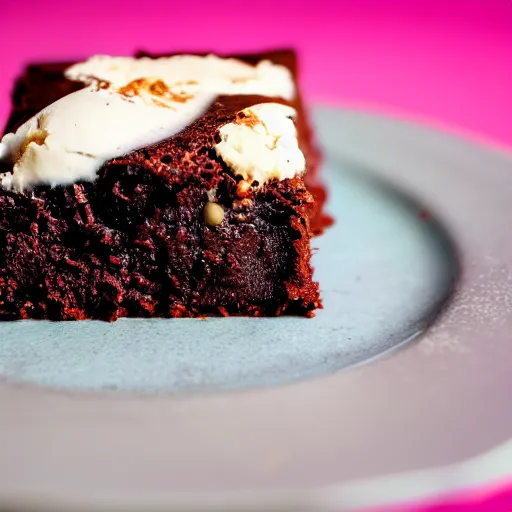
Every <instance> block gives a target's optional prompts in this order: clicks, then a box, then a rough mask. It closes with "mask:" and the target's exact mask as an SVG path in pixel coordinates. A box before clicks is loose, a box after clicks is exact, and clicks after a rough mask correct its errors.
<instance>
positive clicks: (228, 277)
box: [0, 51, 326, 321]
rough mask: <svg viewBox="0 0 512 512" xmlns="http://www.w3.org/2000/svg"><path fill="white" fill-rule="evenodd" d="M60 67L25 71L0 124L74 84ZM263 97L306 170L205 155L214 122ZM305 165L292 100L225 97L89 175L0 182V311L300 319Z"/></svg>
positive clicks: (286, 58)
mask: <svg viewBox="0 0 512 512" xmlns="http://www.w3.org/2000/svg"><path fill="white" fill-rule="evenodd" d="M241 59H242V60H244V61H245V62H248V63H251V64H252V63H257V62H259V61H261V60H262V59H267V60H270V61H272V62H274V63H278V64H281V65H284V66H286V67H287V68H288V69H290V71H291V72H292V74H293V76H294V77H295V76H296V63H295V56H294V54H293V52H289V51H285V52H275V53H268V54H262V55H256V56H244V57H241ZM69 66H70V63H60V64H41V65H33V66H30V67H29V68H28V69H27V71H26V73H25V75H24V76H23V77H22V78H21V79H20V81H19V82H18V84H17V86H16V88H15V92H14V95H13V103H14V105H13V113H12V116H11V118H10V119H9V121H8V125H7V129H6V132H9V131H15V129H16V128H17V127H19V126H20V125H21V124H22V123H23V122H24V121H26V120H27V119H28V118H30V117H31V116H34V115H36V114H37V113H38V112H39V111H40V110H41V109H43V108H45V107H47V106H48V105H50V104H51V103H53V102H55V101H56V100H58V99H59V98H63V97H64V96H66V95H69V94H71V93H73V92H75V91H79V90H80V89H81V88H83V87H84V84H83V83H80V82H76V81H72V80H69V79H68V78H66V76H65V74H64V71H65V70H66V69H68V68H69ZM276 103H277V104H282V105H289V106H292V107H294V108H295V110H296V111H297V116H296V118H295V125H296V128H297V138H298V142H299V146H300V149H301V150H302V152H303V154H304V156H305V159H306V162H307V173H305V175H302V174H297V175H294V176H290V177H287V178H286V179H275V178H272V179H269V180H268V181H266V182H265V183H263V184H262V183H258V182H257V181H251V180H247V179H244V178H243V177H242V176H240V175H239V174H237V173H235V172H233V169H232V168H231V167H230V166H229V165H228V164H227V163H226V161H224V159H223V158H222V156H221V155H219V151H216V148H217V147H218V144H219V143H220V139H221V135H220V133H221V130H222V127H224V126H226V125H229V124H230V123H231V125H239V124H244V123H248V122H249V120H248V119H244V118H246V117H247V109H250V108H251V107H253V106H254V105H262V104H276ZM249 111H250V110H249ZM98 122H101V120H98ZM247 126H249V124H247ZM276 140H277V139H276ZM318 162H319V153H318V151H317V150H316V148H315V146H314V144H313V143H312V139H311V131H310V128H309V125H308V123H307V119H306V117H305V115H304V109H303V106H302V103H301V100H300V96H298V95H296V96H295V98H293V99H291V100H284V99H282V98H278V97H275V96H267V95H254V94H230V95H219V96H217V97H216V99H215V100H214V101H213V102H212V103H211V104H210V106H209V107H208V108H207V109H206V111H205V112H204V113H203V114H202V115H200V116H199V117H198V118H196V119H195V120H194V121H193V122H191V123H190V124H189V125H188V126H186V127H185V128H184V129H182V130H180V131H179V132H178V133H176V134H175V135H173V136H171V137H167V138H165V139H164V140H161V141H160V142H157V143H153V144H150V145H146V146H144V147H142V148H140V149H136V150H134V151H130V152H128V153H127V154H125V155H119V156H117V157H115V158H111V159H109V160H108V161H106V162H105V163H104V164H103V165H101V167H100V168H99V170H98V171H97V176H96V178H95V179H94V180H79V181H77V182H74V183H70V184H62V185H57V186H51V185H49V184H37V185H36V186H34V187H32V188H31V189H30V190H15V189H9V188H8V187H0V247H1V249H2V250H1V251H0V315H1V316H2V317H3V318H13V319H16V318H37V319H52V320H79V319H104V320H110V321H112V320H115V319H117V318H119V317H140V316H143V317H197V316H204V315H209V314H221V315H224V316H227V315H234V314H241V315H250V316H275V315H281V314H297V315H305V316H312V315H313V312H314V310H315V309H316V308H319V307H321V301H320V298H319V291H318V284H317V283H316V282H314V281H313V276H312V273H313V271H312V267H311V265H310V258H311V249H310V239H311V236H312V234H313V231H317V232H318V231H320V230H321V227H322V225H324V224H325V222H326V219H325V218H322V213H321V210H320V209H319V207H318V204H317V203H315V199H314V197H313V195H312V194H311V191H310V190H308V186H307V183H308V182H309V183H310V185H311V188H315V187H316V186H317V183H318V177H317V173H316V168H317V166H318ZM3 166H4V167H3V169H2V172H9V171H11V170H12V165H10V167H9V165H7V164H5V163H4V164H3ZM15 172H16V171H14V172H13V173H12V174H13V175H14V173H15ZM305 181H306V183H305ZM315 190H316V188H315ZM320 190H321V189H320ZM320 199H321V198H320ZM320 203H321V201H320Z"/></svg>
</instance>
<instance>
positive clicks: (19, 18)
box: [0, 0, 512, 512]
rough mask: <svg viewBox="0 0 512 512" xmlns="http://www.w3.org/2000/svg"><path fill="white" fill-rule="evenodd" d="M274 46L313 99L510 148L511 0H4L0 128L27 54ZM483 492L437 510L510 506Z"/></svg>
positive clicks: (510, 495) (506, 497)
mask: <svg viewBox="0 0 512 512" xmlns="http://www.w3.org/2000/svg"><path fill="white" fill-rule="evenodd" d="M280 46H293V47H295V48H297V49H298V50H299V51H300V55H301V63H302V71H303V72H302V84H303V88H304V90H305V92H306V94H307V98H308V100H309V101H310V102H315V101H322V102H330V103H333V104H341V105H346V106H355V107H358V108H365V109H372V110H377V111H381V112H386V113H392V114H398V115H401V116H405V117H412V118H415V119H419V120H421V121H422V122H427V123H430V124H433V125H435V126H439V127H443V128H447V129H450V130H453V131H456V132H462V133H464V134H465V135H466V136H470V137H473V138H476V139H478V140H480V141H484V142H486V143H488V144H492V145H499V146H504V147H507V148H509V149H512V0H430V1H427V0H416V1H415V0H380V1H379V0H309V1H308V2H306V1H305V0H258V1H257V2H256V1H253V2H247V3H246V2H244V1H242V0H238V1H234V0H231V1H228V0H216V1H211V0H210V1H206V0H196V1H193V0H181V1H178V0H148V1H141V0H139V1H137V2H136V1H134V0H123V1H121V0H111V1H108V0H104V1H97V0H88V1H80V2H74V1H70V2H69V3H68V4H65V3H63V2H61V1H59V0H45V1H41V0H37V1H36V0H24V1H23V2H21V1H19V0H0V48H2V57H1V60H0V62H1V65H0V124H3V123H4V122H5V120H6V117H7V115H8V112H9V93H10V89H11V87H12V82H13V80H14V78H15V77H16V76H17V75H18V74H19V73H20V72H21V70H22V68H23V65H24V64H25V63H27V62H30V61H37V60H42V61H44V60H55V59H73V58H80V57H84V56H87V55H90V54H93V53H110V54H120V55H122V54H130V53H131V52H133V50H135V49H137V48H145V49H149V50H153V51H162V52H165V51H170V50H172V51H176V50H185V51H186V50H189V51H192V50H205V49H211V50H214V51H215V50H216V51H231V50H237V51H238V50H259V49H261V48H272V47H280ZM511 464H512V462H511ZM489 492H490V490H487V491H486V490H483V491H482V490H478V492H477V493H476V494H471V495H470V494H468V495H465V496H455V497H454V498H453V500H450V502H446V503H445V504H444V505H442V506H439V507H438V508H435V510H437V511H438V512H440V511H441V510H442V511H452V510H459V511H462V510H489V511H491V510H496V511H500V512H508V511H510V510H512V491H509V490H507V489H505V490H502V491H500V492H499V493H492V495H489ZM406 509H407V510H413V509H414V510H419V509H418V508H412V507H406ZM406 509H401V510H406ZM433 510H434V508H432V507H431V506H428V507H427V508H424V509H422V512H427V511H428V512H432V511H433Z"/></svg>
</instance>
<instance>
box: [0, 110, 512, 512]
mask: <svg viewBox="0 0 512 512" xmlns="http://www.w3.org/2000/svg"><path fill="white" fill-rule="evenodd" d="M316 114H317V115H316V121H317V125H318V130H319V134H320V135H319V137H320V140H321V142H322V144H323V146H324V147H325V150H326V154H327V163H326V176H327V179H328V180H329V181H330V182H331V183H332V191H331V203H330V208H331V210H332V211H333V212H334V213H335V215H336V216H337V217H340V218H338V219H337V223H336V225H335V227H334V228H332V229H331V230H330V231H329V232H328V233H327V234H326V235H325V236H324V237H322V238H320V239H318V245H319V246H320V251H319V253H318V255H317V256H316V259H315V264H316V266H317V276H318V278H319V279H320V282H321V285H322V289H323V291H324V297H325V310H324V311H322V312H320V314H319V315H318V317H317V318H316V319H315V320H313V321H309V320H302V319H277V320H275V319H274V320H272V319H263V320H258V319H252V320H251V319H219V320H208V321H207V322H199V321H182V320H171V321H160V322H152V321H143V322H137V321H124V322H119V323H117V324H114V325H113V326H106V324H98V323H89V324H87V325H86V324H48V323H41V324H37V323H31V322H28V323H26V322H25V323H16V324H2V325H0V375H1V376H3V378H4V380H3V382H2V383H1V384H0V411H1V413H0V414H1V420H0V454H1V456H0V504H1V505H3V504H4V503H5V504H6V505H8V504H14V505H13V506H19V507H27V506H28V505H30V504H31V503H32V504H33V505H34V508H35V509H40V510H53V511H55V510H59V507H60V508H61V509H63V510H69V509H70V508H71V507H72V508H73V510H81V509H83V510H108V509H109V507H110V508H115V509H116V510H117V509H119V510H142V509H143V510H152V509H155V510H171V509H172V510H187V509H198V508H199V509H201V508H209V509H214V508H217V509H219V510H231V509H233V510H240V509H244V510H248V509H258V508H267V509H268V508H270V507H272V508H278V507H279V509H280V510H285V509H290V510H299V509H302V508H303V509H307V510H309V509H316V510H339V509H340V508H341V507H360V506H367V505H372V504H383V503H389V502H393V501H397V500H405V499H412V498H425V497H428V496H433V495H436V494H438V493H440V492H444V491H448V490H454V489H457V488H462V487H464V486H472V485H477V484H484V483H491V482H493V481H495V480H497V479H499V478H502V477H505V476H507V475H512V445H511V444H510V443H509V444H505V443H507V441H509V439H510V437H511V434H512V407H511V406H510V397H509V393H510V389H511V383H512V382H511V381H512V344H511V343H512V340H511V339H510V338H511V337H512V335H511V334H510V333H511V332H512V240H511V239H510V237H509V224H510V219H511V218H512V201H511V199H510V198H511V193H512V159H511V158H510V156H509V155H506V154H502V153H499V152H497V151H493V150H490V149H486V148H480V147H476V146H474V145H472V144H470V143H468V142H465V141H462V140H458V139H456V138H453V137H450V136H447V135H445V134H442V133H437V132H433V131H430V130H428V129H425V128H422V127H419V126H415V125H413V124H409V123H404V122H400V121H396V120H390V119H385V118H379V117H375V116H371V115H367V114H360V113H355V112H348V111H340V110H334V109H327V108H325V109H319V110H317V112H316ZM368 173H369V174H368ZM382 180H385V181H386V182H387V183H389V184H391V185H392V186H393V187H395V188H396V189H398V190H400V193H395V192H392V191H390V190H388V188H387V186H382V183H381V181H382ZM347 191H349V192H350V193H347ZM401 194H405V195H406V196H407V197H408V198H410V199H404V198H403V197H402V196H401ZM347 205H348V206H349V207H347ZM416 205H421V206H416ZM424 211H427V212H428V214H429V218H428V219H427V222H425V215H424V213H423V212H424ZM433 218H434V219H435V221H433V220H432V219H433ZM358 222H359V224H358ZM438 223H439V225H438ZM445 232H446V233H448V235H449V236H447V235H446V234H445ZM450 237H451V238H450ZM347 241H349V242H350V243H347ZM454 254H455V255H456V257H455V256H454ZM457 265H458V266H459V267H458V268H460V275H459V279H458V280H457V282H456V283H457V284H456V290H455V293H454V295H453V296H452V297H451V300H450V301H449V302H448V304H447V306H446V307H445V310H444V312H443V313H442V314H441V316H439V317H438V318H437V319H436V320H435V322H434V323H433V325H432V326H431V327H430V329H429V330H428V332H427V333H426V334H424V335H423V336H421V337H420V339H419V340H418V341H417V342H415V343H412V344H410V345H408V346H407V347H406V348H405V349H404V350H401V351H398V352H394V353H393V354H392V355H390V356H388V357H386V358H381V359H378V360H375V361H373V362H372V363H371V364H366V365H362V364H357V365H356V367H354V368H352V369H349V370H348V371H342V372H340V371H337V370H339V369H341V368H343V367H346V366H350V365H353V364H356V363H362V362H363V361H364V360H366V359H368V358H372V357H374V356H376V355H378V354H380V353H382V352H383V351H386V350H389V349H391V348H393V347H396V346H400V345H402V344H403V342H404V341H406V339H407V338H409V337H410V336H411V335H414V334H415V333H416V332H418V330H421V329H423V328H425V326H426V325H427V324H429V323H432V321H433V318H434V316H433V315H434V314H435V313H436V312H437V311H438V310H439V307H440V306H441V305H442V304H444V302H445V299H446V297H447V293H448V291H449V290H450V288H451V285H452V283H453V281H454V277H455V276H456V274H457ZM347 312H348V313H347ZM82 326H83V327H82ZM336 329H337V330H336ZM244 332H245V333H246V335H245V336H244ZM212 333H213V334H212ZM237 339H238V340H241V341H240V343H239V344H237V343H236V340H237ZM148 340H149V341H148ZM205 340H206V341H208V343H207V342H205ZM166 368H167V371H166ZM177 375H178V377H177ZM305 377H307V378H305ZM312 377H314V378H312ZM44 386H50V387H51V388H52V389H50V388H48V387H44ZM105 388H108V389H110V391H105ZM112 388H120V391H118V392H115V391H112ZM239 388H244V389H239ZM134 390H135V391H137V392H140V391H152V390H153V391H154V390H158V391H160V393H158V394H155V393H153V394H151V393H149V394H148V393H146V394H140V393H138V394H134V393H133V391H134ZM475 457H476V458H475Z"/></svg>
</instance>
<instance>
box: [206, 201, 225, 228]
mask: <svg viewBox="0 0 512 512" xmlns="http://www.w3.org/2000/svg"><path fill="white" fill-rule="evenodd" d="M203 215H204V222H205V224H206V225H207V226H218V225H220V224H222V221H223V220H224V208H222V206H221V205H220V204H218V203H206V206H205V207H204V212H203Z"/></svg>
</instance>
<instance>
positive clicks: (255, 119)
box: [215, 103, 306, 186]
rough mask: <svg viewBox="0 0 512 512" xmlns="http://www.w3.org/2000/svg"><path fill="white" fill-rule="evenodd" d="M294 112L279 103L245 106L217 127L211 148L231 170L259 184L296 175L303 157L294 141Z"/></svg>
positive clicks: (300, 171)
mask: <svg viewBox="0 0 512 512" xmlns="http://www.w3.org/2000/svg"><path fill="white" fill-rule="evenodd" d="M295 115H296V111H295V109H293V108H292V107H289V106H287V105H282V104H280V103H260V104H258V105H254V106H252V107H250V108H246V109H244V110H242V111H240V112H239V113H238V114H237V118H236V120H235V121H234V122H232V123H228V124H225V125H224V126H222V127H221V128H220V129H219V134H220V138H221V140H220V142H219V143H218V144H216V145H215V151H216V152H217V155H218V156H220V157H221V158H222V159H223V160H224V162H225V163H226V164H227V165H228V166H229V167H230V168H231V169H232V170H233V172H235V173H236V174H238V175H240V176H242V177H243V179H244V180H245V181H248V182H250V183H252V182H254V181H257V182H258V184H259V185H260V186H261V185H263V184H264V183H265V182H266V181H268V180H269V179H271V178H277V179H278V180H284V179H286V178H293V177H294V176H296V175H300V174H302V173H304V171H305V169H306V160H305V158H304V154H303V153H302V151H301V150H300V148H299V144H298V140H297V129H296V128H295V124H294V122H293V119H294V117H295Z"/></svg>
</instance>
